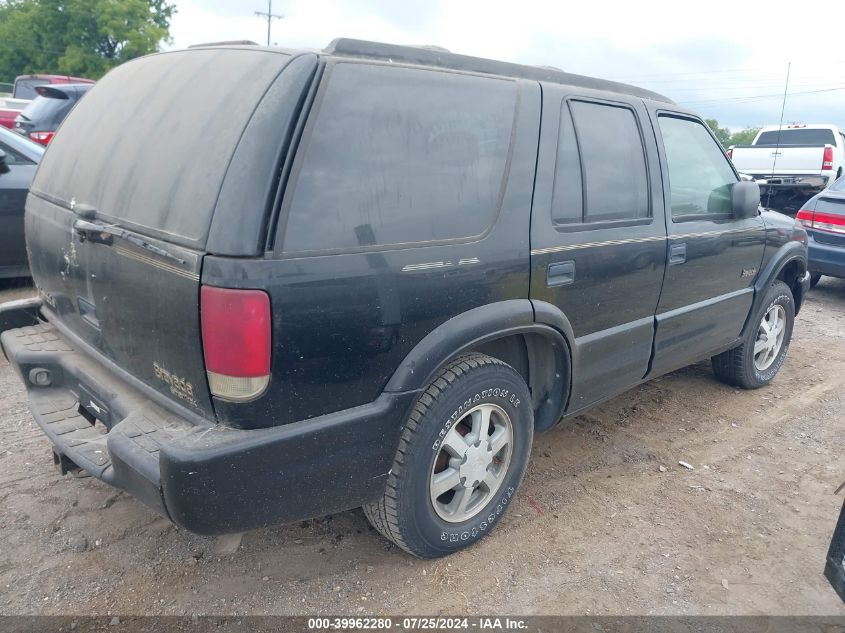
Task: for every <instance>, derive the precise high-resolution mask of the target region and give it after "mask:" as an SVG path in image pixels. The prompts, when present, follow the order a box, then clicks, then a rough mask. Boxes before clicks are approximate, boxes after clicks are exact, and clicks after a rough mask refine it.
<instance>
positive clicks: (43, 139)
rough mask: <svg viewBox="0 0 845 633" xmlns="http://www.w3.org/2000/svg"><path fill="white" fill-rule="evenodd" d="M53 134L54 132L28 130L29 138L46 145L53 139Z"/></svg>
mask: <svg viewBox="0 0 845 633" xmlns="http://www.w3.org/2000/svg"><path fill="white" fill-rule="evenodd" d="M55 135H56V133H55V132H30V133H29V138H31V139H32V140H33V141H35V142H36V143H41V144H42V145H47V144H48V143H49V142H50V141H52V140H53V137H54V136H55Z"/></svg>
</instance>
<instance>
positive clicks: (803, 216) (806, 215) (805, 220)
mask: <svg viewBox="0 0 845 633" xmlns="http://www.w3.org/2000/svg"><path fill="white" fill-rule="evenodd" d="M795 219H796V220H798V221H799V222H800V223H801V224H803V225H804V226H805V227H807V228H808V229H811V228H813V212H812V211H809V210H807V209H801V210H800V211H799V212H798V215H796V216H795Z"/></svg>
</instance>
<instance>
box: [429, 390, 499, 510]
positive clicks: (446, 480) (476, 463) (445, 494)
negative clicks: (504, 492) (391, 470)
mask: <svg viewBox="0 0 845 633" xmlns="http://www.w3.org/2000/svg"><path fill="white" fill-rule="evenodd" d="M512 441H513V427H512V425H511V419H510V416H509V415H508V414H507V413H506V412H505V410H504V409H502V407H500V406H498V405H495V404H482V405H479V406H477V407H474V408H473V409H470V410H469V411H468V412H467V413H466V415H464V416H463V417H461V419H460V420H458V423H457V424H456V425H455V426H453V427H452V429H451V430H450V431H449V432H448V433H447V434H446V437H444V438H443V441H442V442H441V444H440V452H439V453H438V454H437V458H436V459H435V460H434V464H433V466H432V469H431V477H430V481H429V490H430V497H431V504H432V505H433V506H434V511H435V512H436V513H437V516H439V517H440V518H441V519H443V520H444V521H448V522H449V523H461V522H463V521H468V520H469V519H471V518H473V517H474V516H476V515H477V514H478V513H479V512H481V510H483V509H484V506H485V505H487V503H488V502H489V501H490V499H491V498H492V497H493V496H495V495H496V493H498V492H499V489H500V488H501V487H502V483H503V482H504V480H505V475H506V474H507V472H508V466H510V462H511V443H512Z"/></svg>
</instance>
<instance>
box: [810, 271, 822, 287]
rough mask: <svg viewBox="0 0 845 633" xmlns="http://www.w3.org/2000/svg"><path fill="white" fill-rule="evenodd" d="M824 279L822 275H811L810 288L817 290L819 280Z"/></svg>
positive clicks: (812, 273)
mask: <svg viewBox="0 0 845 633" xmlns="http://www.w3.org/2000/svg"><path fill="white" fill-rule="evenodd" d="M821 278H822V274H821V273H814V272H811V273H810V288H815V287H816V286H817V285H818V284H819V280H820V279H821Z"/></svg>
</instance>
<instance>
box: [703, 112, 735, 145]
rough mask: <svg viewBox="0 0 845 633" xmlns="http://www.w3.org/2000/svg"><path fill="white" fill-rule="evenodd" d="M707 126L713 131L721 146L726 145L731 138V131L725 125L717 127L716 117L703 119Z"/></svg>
mask: <svg viewBox="0 0 845 633" xmlns="http://www.w3.org/2000/svg"><path fill="white" fill-rule="evenodd" d="M704 122H705V123H706V124H707V127H709V128H710V130H711V131H712V132H713V134H714V136H715V137H716V138H717V139H719V142H720V143H721V144H722V147H728V146H729V143H728V141H730V138H731V131H730V130H729V129H728V128H726V127H719V122H718V121H717V120H716V119H704Z"/></svg>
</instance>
